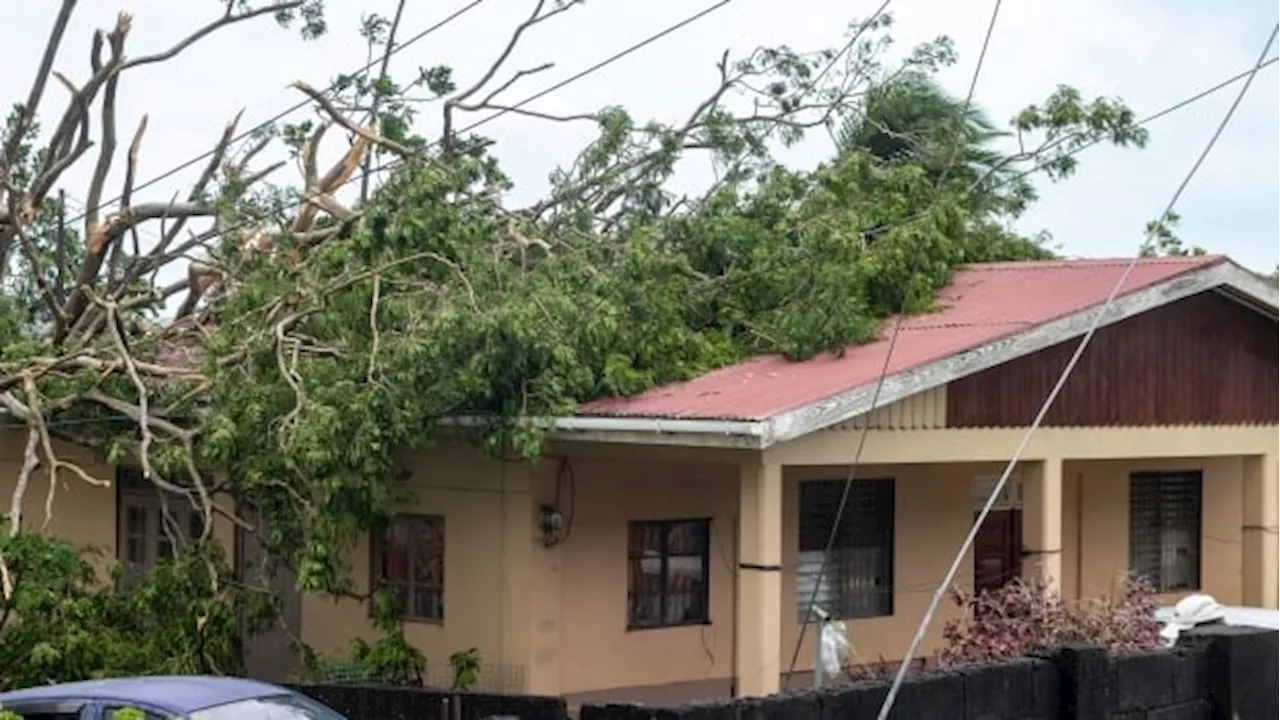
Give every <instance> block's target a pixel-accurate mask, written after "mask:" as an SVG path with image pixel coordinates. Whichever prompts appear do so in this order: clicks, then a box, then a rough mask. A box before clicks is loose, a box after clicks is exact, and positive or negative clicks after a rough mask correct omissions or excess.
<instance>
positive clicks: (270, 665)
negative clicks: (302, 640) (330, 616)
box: [236, 512, 302, 683]
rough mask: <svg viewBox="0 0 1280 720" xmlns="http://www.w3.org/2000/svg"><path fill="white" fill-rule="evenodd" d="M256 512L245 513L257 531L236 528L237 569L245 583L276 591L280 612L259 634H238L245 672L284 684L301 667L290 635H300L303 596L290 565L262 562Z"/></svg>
mask: <svg viewBox="0 0 1280 720" xmlns="http://www.w3.org/2000/svg"><path fill="white" fill-rule="evenodd" d="M255 515H256V513H252V512H248V513H244V517H245V519H246V520H247V521H248V522H249V523H250V524H251V525H253V526H254V527H255V528H256V532H249V531H247V530H245V529H244V528H237V529H236V566H237V568H236V569H237V570H238V571H239V574H240V577H241V578H242V579H243V580H244V582H246V583H248V584H249V585H255V586H258V587H266V588H270V589H271V590H272V591H273V592H275V593H276V595H277V596H278V597H279V598H280V615H279V617H277V618H276V619H275V620H274V621H273V622H272V623H271V625H270V627H268V628H266V629H265V630H264V631H262V632H261V633H258V634H256V635H249V634H248V633H247V632H242V633H241V636H242V637H243V642H244V664H245V674H246V675H248V676H249V677H251V678H254V679H255V680H265V681H266V682H274V683H283V682H286V681H288V680H290V679H291V676H292V675H293V674H294V673H295V672H297V670H298V669H299V668H300V666H301V658H300V655H299V653H298V651H297V649H296V648H295V647H294V644H293V640H292V638H293V637H301V636H302V595H301V593H299V592H298V576H297V573H295V572H294V571H293V570H291V569H290V568H286V567H283V566H275V567H268V565H267V564H265V563H263V557H262V543H261V542H260V541H259V538H260V537H261V533H263V532H265V528H263V527H262V526H261V525H260V524H259V522H258V520H259V518H257V517H255Z"/></svg>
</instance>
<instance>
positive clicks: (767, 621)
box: [734, 455, 782, 697]
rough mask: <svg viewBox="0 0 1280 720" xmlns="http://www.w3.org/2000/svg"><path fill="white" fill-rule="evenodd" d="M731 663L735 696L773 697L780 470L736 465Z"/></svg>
mask: <svg viewBox="0 0 1280 720" xmlns="http://www.w3.org/2000/svg"><path fill="white" fill-rule="evenodd" d="M736 585H737V616H736V618H735V625H736V626H735V628H734V632H735V638H736V647H737V652H736V653H735V657H734V675H735V677H736V678H737V685H736V687H737V695H738V696H739V697H746V696H762V695H772V694H774V693H776V692H778V686H779V679H780V675H781V672H782V668H781V665H782V468H781V467H780V466H778V465H776V464H769V463H766V462H765V459H764V457H763V456H762V455H758V456H756V457H753V458H751V459H749V460H746V461H744V462H743V463H742V465H741V482H740V483H739V489H738V582H737V583H736Z"/></svg>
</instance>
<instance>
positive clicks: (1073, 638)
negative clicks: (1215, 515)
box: [938, 577, 1160, 664]
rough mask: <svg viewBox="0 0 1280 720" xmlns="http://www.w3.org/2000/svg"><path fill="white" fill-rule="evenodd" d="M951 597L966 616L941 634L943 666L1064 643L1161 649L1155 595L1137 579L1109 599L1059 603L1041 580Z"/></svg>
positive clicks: (1120, 649)
mask: <svg viewBox="0 0 1280 720" xmlns="http://www.w3.org/2000/svg"><path fill="white" fill-rule="evenodd" d="M951 597H952V600H953V601H954V602H955V603H956V604H957V605H958V606H960V607H961V608H963V609H964V610H965V612H964V613H963V615H962V616H961V617H959V618H955V619H953V620H949V621H948V622H947V623H946V625H945V626H944V628H943V631H942V632H943V647H942V651H941V652H940V653H939V655H938V660H939V661H940V662H941V663H943V664H956V663H971V662H989V661H992V660H1003V659H1008V658H1015V657H1020V656H1022V655H1025V654H1026V652H1027V651H1028V650H1030V649H1031V648H1034V647H1048V646H1052V645H1058V644H1061V643H1068V642H1081V643H1089V644H1091V645H1097V646H1099V647H1103V648H1106V649H1107V650H1110V651H1112V652H1127V651H1133V650H1142V649H1150V648H1155V647H1159V646H1160V626H1159V623H1157V622H1156V619H1155V610H1156V601H1155V592H1154V589H1153V588H1152V587H1151V585H1150V583H1148V582H1147V581H1146V580H1144V579H1142V578H1134V577H1131V578H1126V579H1125V581H1124V582H1123V583H1122V586H1121V588H1120V589H1119V591H1118V592H1116V593H1115V594H1114V595H1112V596H1111V597H1105V598H1099V599H1093V600H1080V601H1075V602H1064V601H1063V600H1062V598H1061V597H1060V596H1059V595H1058V594H1057V593H1056V592H1054V591H1052V590H1050V589H1049V588H1048V587H1046V585H1045V583H1044V581H1043V580H1040V579H1035V580H1021V579H1015V580H1013V581H1011V582H1009V583H1007V584H1006V585H1005V586H1004V587H1001V588H1000V589H999V590H995V591H984V592H982V593H978V594H974V593H972V592H968V591H965V590H960V589H953V590H952V591H951Z"/></svg>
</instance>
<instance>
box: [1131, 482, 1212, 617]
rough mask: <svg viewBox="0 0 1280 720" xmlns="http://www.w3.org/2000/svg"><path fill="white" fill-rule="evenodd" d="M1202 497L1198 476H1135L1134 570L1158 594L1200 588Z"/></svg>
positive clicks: (1133, 518)
mask: <svg viewBox="0 0 1280 720" xmlns="http://www.w3.org/2000/svg"><path fill="white" fill-rule="evenodd" d="M1202 492H1203V478H1202V476H1201V474H1200V473H1199V472H1198V471H1192V472H1144V473H1134V474H1133V475H1132V476H1130V479H1129V569H1130V570H1132V571H1133V572H1134V573H1135V574H1138V575H1142V576H1145V577H1146V578H1147V579H1148V580H1150V581H1151V583H1152V584H1153V585H1155V588H1156V590H1157V591H1158V592H1173V591H1178V590H1195V589H1197V588H1199V587H1200V518H1201V515H1200V512H1201V511H1200V507H1201V506H1200V502H1201V494H1202Z"/></svg>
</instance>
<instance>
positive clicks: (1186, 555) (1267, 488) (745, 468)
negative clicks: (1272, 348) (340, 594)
mask: <svg viewBox="0 0 1280 720" xmlns="http://www.w3.org/2000/svg"><path fill="white" fill-rule="evenodd" d="M1022 432H1023V431H1022V430H1021V429H1010V430H927V429H922V430H910V431H904V430H871V431H870V433H869V437H868V438H867V442H866V445H865V449H864V452H863V462H862V464H861V465H860V467H859V469H858V472H857V479H856V481H855V483H854V488H853V491H852V493H851V496H850V499H849V503H848V506H847V508H846V511H845V517H844V522H843V523H842V525H843V526H844V527H845V528H847V529H846V530H842V531H841V533H840V534H839V536H838V537H839V540H838V543H837V545H838V547H842V548H843V550H842V552H841V553H840V557H839V562H838V563H837V564H829V565H828V566H827V571H826V577H827V580H826V581H824V582H823V583H822V586H821V587H820V589H819V603H820V604H822V605H824V607H825V608H826V609H827V610H829V611H832V612H833V614H835V615H843V616H845V619H846V624H847V626H848V629H849V636H850V639H851V641H852V645H853V647H854V649H855V651H856V652H857V653H858V655H859V656H860V657H861V659H863V660H864V661H868V662H876V661H878V660H880V659H885V660H897V659H900V658H901V657H902V656H903V655H904V654H905V651H906V649H907V646H908V644H909V642H910V639H911V636H912V634H913V632H914V630H915V628H916V625H917V623H918V622H919V621H920V618H921V617H922V616H923V614H924V611H925V609H926V607H927V605H928V603H929V599H930V596H931V595H932V593H933V591H934V589H935V588H936V587H937V584H938V583H939V582H940V580H941V579H942V577H943V575H944V574H945V572H946V569H947V567H948V565H949V564H950V562H951V560H952V558H953V557H954V553H955V552H956V550H958V548H959V547H960V545H961V543H962V541H963V539H964V537H965V534H966V533H967V532H968V531H969V528H970V527H971V525H972V523H973V520H974V515H975V506H977V505H978V504H979V503H980V502H982V501H985V497H986V496H985V495H984V494H983V492H984V488H986V490H988V491H989V489H990V486H991V485H992V484H993V481H994V479H995V478H997V477H999V475H1000V473H1001V472H1002V471H1003V469H1004V461H1007V456H1008V453H1009V452H1011V450H1012V449H1013V448H1014V447H1016V446H1017V443H1018V441H1019V440H1020V439H1021V433H1022ZM857 440H858V438H857V431H856V429H854V428H846V429H835V430H830V431H825V432H820V433H815V434H813V435H810V436H808V437H804V438H800V439H798V440H795V441H792V442H788V443H784V444H780V445H777V446H774V447H772V448H770V449H768V450H766V451H765V452H763V453H759V452H757V453H750V452H737V453H734V452H728V451H718V450H711V449H693V448H683V449H672V448H667V449H664V450H662V451H660V452H649V451H646V450H643V449H640V448H626V449H624V447H622V446H616V445H615V446H612V447H609V446H607V445H594V446H586V445H577V446H574V447H566V448H565V449H566V450H569V451H571V452H570V454H568V455H567V460H568V462H569V464H570V465H571V466H572V468H573V474H574V476H575V479H574V486H575V490H574V499H573V507H574V510H573V524H572V529H571V531H570V533H569V535H568V537H567V538H566V539H565V540H564V542H562V543H558V544H556V545H555V546H554V547H552V548H549V549H547V550H546V551H545V553H544V552H538V553H535V558H534V561H535V567H534V568H533V573H532V574H533V576H534V577H535V578H538V580H535V584H536V586H537V587H536V590H537V591H538V592H535V594H534V597H533V598H531V600H532V605H533V609H534V617H533V618H532V620H533V630H534V636H533V643H532V648H531V650H532V657H531V666H530V668H529V669H530V673H529V677H530V680H531V685H530V688H529V689H530V690H531V691H536V692H557V693H563V694H566V695H568V696H570V698H571V699H575V700H596V699H610V700H634V701H641V702H659V701H664V702H665V701H676V700H686V699H692V698H698V697H703V698H705V697H715V696H726V695H729V694H738V695H763V694H768V693H772V692H776V691H777V690H778V689H779V687H780V685H781V680H782V678H783V675H784V674H785V673H786V672H787V670H788V668H789V665H790V662H791V656H792V652H793V649H794V647H795V643H796V637H797V634H798V632H799V629H800V626H801V623H802V614H803V609H804V605H805V604H806V602H807V600H808V598H809V597H810V596H811V594H812V593H813V587H814V575H815V574H816V567H817V565H818V563H819V562H820V559H821V549H822V547H823V546H825V542H826V540H827V533H828V532H829V528H830V521H831V519H833V517H834V506H835V504H836V503H838V500H839V495H840V492H841V491H842V490H843V485H844V481H845V479H846V478H847V475H848V462H849V460H850V459H851V458H852V454H853V448H855V447H856V443H857ZM1276 444H1277V438H1276V435H1275V430H1274V427H1233V428H1211V427H1198V428H1160V429H1156V428H1150V429H1146V428H1115V429H1101V428H1087V429H1085V428H1082V429H1057V428H1052V429H1045V430H1042V431H1040V432H1038V433H1037V435H1036V436H1035V438H1034V439H1033V441H1032V444H1031V446H1030V447H1029V448H1028V451H1027V452H1026V453H1025V454H1024V456H1025V457H1026V461H1025V462H1023V463H1022V464H1021V465H1020V466H1019V467H1018V469H1017V471H1016V473H1015V474H1014V476H1013V482H1012V483H1011V487H1012V488H1014V489H1013V490H1012V491H1011V492H1009V493H1007V494H1006V496H1005V497H1004V498H1002V500H1001V502H1000V503H999V504H998V505H997V508H998V509H997V512H996V513H994V514H993V516H992V517H991V518H990V519H989V521H988V526H987V528H985V529H984V533H983V534H982V535H981V536H980V540H981V542H980V543H979V546H978V547H977V548H976V552H974V553H970V555H969V557H967V558H966V559H965V561H964V564H963V565H962V566H961V571H960V573H959V575H958V577H957V582H958V583H959V584H961V585H964V586H968V587H973V586H974V584H975V583H979V584H981V583H983V582H986V583H995V584H998V583H999V582H1001V581H1003V580H1007V579H1009V578H1011V577H1012V576H1013V575H1015V574H1022V576H1023V577H1028V576H1030V575H1031V574H1038V575H1040V576H1042V577H1044V578H1045V579H1046V580H1048V581H1049V582H1050V583H1051V584H1053V585H1055V586H1056V587H1058V588H1059V589H1060V591H1061V592H1062V594H1063V596H1064V597H1067V598H1077V597H1089V596H1097V595H1102V594H1105V593H1107V592H1110V591H1111V590H1112V589H1113V588H1114V587H1115V584H1116V582H1117V581H1118V580H1119V579H1120V578H1122V577H1123V575H1124V574H1125V573H1126V572H1128V571H1129V569H1130V568H1131V567H1137V568H1138V569H1143V570H1144V572H1146V573H1147V574H1153V575H1156V576H1157V577H1156V578H1155V579H1156V580H1157V582H1159V583H1161V584H1162V586H1163V587H1164V589H1166V590H1167V591H1168V593H1169V596H1170V598H1173V597H1177V596H1179V595H1180V594H1183V593H1185V592H1187V591H1190V590H1194V589H1203V590H1204V591H1206V592H1209V593H1212V594H1213V595H1215V596H1216V597H1218V598H1219V599H1220V600H1221V601H1222V602H1224V603H1244V604H1259V605H1270V606H1271V607H1274V606H1275V604H1276V585H1277V580H1276V570H1275V567H1276V559H1275V558H1276V545H1275V534H1274V531H1271V532H1266V531H1265V528H1274V527H1275V524H1276V518H1275V513H1276V509H1275V505H1276V500H1275V492H1276V490H1275V488H1276V448H1275V446H1276ZM1133 488H1137V490H1136V491H1134V490H1133ZM533 489H534V495H535V498H534V499H535V502H538V497H539V495H540V494H541V495H542V496H543V497H546V498H547V499H550V498H551V497H558V496H559V495H557V494H556V491H553V489H552V487H551V484H550V480H547V481H545V482H544V483H543V484H542V485H541V488H539V483H538V482H536V481H535V483H534V488H533ZM1161 513H1162V514H1161ZM824 518H825V519H826V520H827V524H826V525H825V526H824V525H823V523H822V520H823V519H824ZM1162 518H1163V519H1162ZM677 537H678V538H680V539H674V538H677ZM624 557H625V558H627V560H626V562H625V564H624V563H622V562H620V561H621V560H622V558H624ZM539 580H541V581H539ZM623 598H626V602H625V604H624V603H623ZM954 612H955V610H954V609H953V608H951V607H948V606H946V605H944V606H943V608H942V610H941V612H940V613H939V616H938V617H937V618H936V619H935V621H934V623H933V624H932V626H931V628H930V631H929V633H928V634H927V635H926V639H925V644H924V646H923V648H922V653H923V654H924V655H926V656H927V655H930V654H932V653H933V652H934V651H936V650H937V648H938V647H939V644H940V640H941V629H942V626H943V624H944V623H945V621H946V620H947V618H949V617H952V616H953V615H954ZM813 635H814V633H813V631H812V629H811V630H810V632H809V633H807V636H806V637H805V638H804V642H803V643H801V649H800V653H799V657H798V661H797V663H796V667H795V670H796V672H797V673H799V674H801V675H803V676H807V675H808V673H809V672H810V671H811V670H812V658H813V645H812V642H813V640H814V638H813ZM803 682H804V678H800V679H799V680H797V679H793V680H792V682H791V686H792V687H800V686H801V684H802V683H803Z"/></svg>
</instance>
